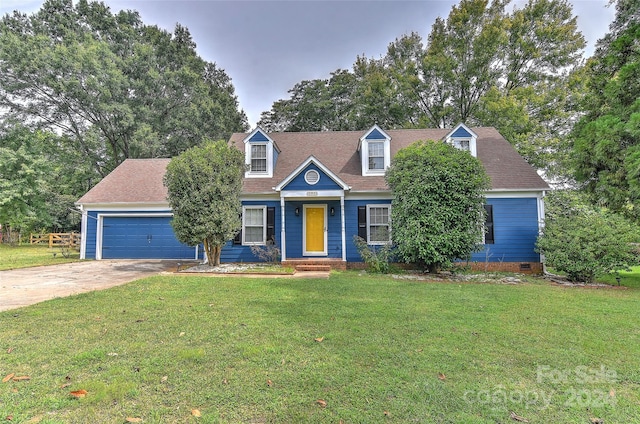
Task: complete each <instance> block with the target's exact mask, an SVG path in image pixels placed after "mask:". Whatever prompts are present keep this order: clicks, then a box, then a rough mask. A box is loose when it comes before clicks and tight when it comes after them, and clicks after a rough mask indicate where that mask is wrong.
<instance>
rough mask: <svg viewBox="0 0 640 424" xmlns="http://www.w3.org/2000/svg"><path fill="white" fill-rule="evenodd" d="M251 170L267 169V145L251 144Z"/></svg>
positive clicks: (262, 170) (260, 170)
mask: <svg viewBox="0 0 640 424" xmlns="http://www.w3.org/2000/svg"><path fill="white" fill-rule="evenodd" d="M251 170H252V171H254V172H266V171H267V146H265V145H264V144H258V145H254V146H251Z"/></svg>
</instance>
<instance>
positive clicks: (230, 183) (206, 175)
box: [164, 141, 245, 266]
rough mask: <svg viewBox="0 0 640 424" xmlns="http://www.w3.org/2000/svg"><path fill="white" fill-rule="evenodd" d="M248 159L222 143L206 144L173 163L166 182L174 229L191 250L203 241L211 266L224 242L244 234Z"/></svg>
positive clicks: (170, 164) (217, 259)
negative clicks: (242, 196)
mask: <svg viewBox="0 0 640 424" xmlns="http://www.w3.org/2000/svg"><path fill="white" fill-rule="evenodd" d="M244 172H245V164H244V155H243V154H242V152H240V151H239V150H238V149H236V148H234V147H233V146H229V145H228V144H227V143H225V142H224V141H217V142H211V141H205V142H204V143H203V144H202V146H201V147H192V148H190V149H188V150H186V151H184V152H183V153H181V154H180V155H179V156H176V157H174V158H173V159H171V162H170V163H169V165H168V166H167V172H166V174H165V177H164V184H165V185H166V187H167V189H168V198H169V205H170V206H171V209H172V210H173V214H174V215H173V220H172V222H171V225H172V226H173V229H174V231H175V233H176V236H177V238H178V240H180V241H181V242H183V243H186V244H188V245H189V246H196V245H198V244H199V243H204V249H205V253H206V255H207V259H208V261H209V263H210V264H211V265H212V266H217V265H219V264H220V251H221V249H222V246H224V244H225V243H226V242H227V241H229V240H231V239H233V237H234V236H235V235H236V234H237V233H238V231H240V229H241V226H242V222H241V220H240V216H241V214H242V206H241V203H240V193H241V192H242V178H243V177H244Z"/></svg>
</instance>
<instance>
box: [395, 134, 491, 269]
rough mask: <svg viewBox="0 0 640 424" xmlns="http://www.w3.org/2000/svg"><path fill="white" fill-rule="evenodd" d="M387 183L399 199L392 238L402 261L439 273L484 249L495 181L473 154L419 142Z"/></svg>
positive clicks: (402, 154)
mask: <svg viewBox="0 0 640 424" xmlns="http://www.w3.org/2000/svg"><path fill="white" fill-rule="evenodd" d="M386 179H387V183H388V184H389V186H390V187H391V190H392V191H393V195H394V200H393V202H392V207H391V225H392V230H391V236H392V239H393V242H394V243H395V244H396V245H397V254H398V257H399V258H400V259H401V260H404V261H405V262H408V263H416V264H420V265H421V266H424V267H426V268H427V269H429V270H430V271H437V270H438V269H439V268H441V267H443V266H448V265H450V264H451V263H452V262H453V261H454V260H456V259H466V258H468V257H469V255H470V254H471V252H473V251H474V250H475V249H476V248H477V247H478V245H479V243H480V242H481V240H482V231H483V223H484V214H485V212H484V207H483V205H484V191H485V190H486V189H488V188H489V177H488V176H487V174H486V172H485V170H484V168H483V166H482V164H481V163H480V161H479V160H478V159H477V158H475V157H473V156H471V155H470V154H469V152H466V151H462V150H458V149H456V148H455V147H453V146H450V145H448V144H446V143H442V142H437V141H418V142H416V143H414V144H412V145H411V146H408V147H406V148H404V149H402V150H400V151H399V152H398V153H397V154H396V156H395V157H394V159H393V161H392V163H391V167H390V168H389V169H388V170H387V174H386Z"/></svg>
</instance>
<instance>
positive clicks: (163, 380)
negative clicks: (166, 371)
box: [160, 375, 169, 383]
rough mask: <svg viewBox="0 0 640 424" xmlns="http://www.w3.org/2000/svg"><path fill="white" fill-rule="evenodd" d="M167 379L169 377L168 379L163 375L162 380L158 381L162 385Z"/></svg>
mask: <svg viewBox="0 0 640 424" xmlns="http://www.w3.org/2000/svg"><path fill="white" fill-rule="evenodd" d="M168 379H169V377H168V376H166V375H163V376H162V378H161V379H160V381H161V382H162V383H164V382H165V381H167V380H168Z"/></svg>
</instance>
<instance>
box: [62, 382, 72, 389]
mask: <svg viewBox="0 0 640 424" xmlns="http://www.w3.org/2000/svg"><path fill="white" fill-rule="evenodd" d="M69 386H71V383H64V384H63V385H62V386H60V388H61V389H66V388H67V387H69Z"/></svg>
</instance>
